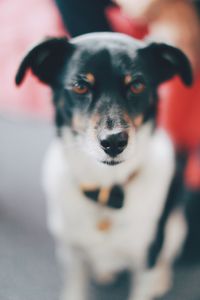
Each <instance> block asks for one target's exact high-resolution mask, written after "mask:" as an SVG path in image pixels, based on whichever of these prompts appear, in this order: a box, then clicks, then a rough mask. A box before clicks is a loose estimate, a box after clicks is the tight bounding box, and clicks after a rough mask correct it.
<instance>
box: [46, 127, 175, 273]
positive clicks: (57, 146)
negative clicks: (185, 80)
mask: <svg viewBox="0 0 200 300" xmlns="http://www.w3.org/2000/svg"><path fill="white" fill-rule="evenodd" d="M141 153H143V159H142V163H141V164H140V166H137V164H136V163H135V158H133V160H130V161H127V162H125V163H123V164H121V165H118V166H115V167H110V166H104V165H100V164H99V163H96V162H89V161H88V159H87V158H83V157H84V155H82V153H80V152H79V150H77V151H74V150H73V155H72V153H69V157H67V156H66V153H65V151H64V150H63V145H62V142H61V141H59V140H56V141H55V142H54V143H53V144H52V146H51V148H50V150H49V152H48V155H47V158H46V162H45V168H44V187H45V191H46V194H47V198H48V207H49V226H50V229H51V231H52V232H53V233H54V234H55V235H56V237H57V238H59V239H60V240H61V241H62V242H63V243H64V245H66V247H68V246H70V247H74V248H76V249H80V250H81V251H82V253H84V255H85V257H86V259H87V260H88V261H89V262H90V264H91V266H92V268H93V270H94V272H96V273H97V274H103V273H107V272H109V273H110V272H116V271H120V270H122V269H124V268H127V267H130V266H131V268H137V267H138V266H140V267H141V265H142V264H144V263H145V257H146V253H147V250H148V247H149V245H150V243H151V241H152V239H153V238H154V235H155V230H156V226H157V221H158V219H159V216H160V214H161V212H162V209H163V205H164V202H165V199H166V194H167V191H168V187H169V184H170V181H171V178H172V175H173V172H174V155H173V148H172V145H171V143H170V141H169V139H168V137H167V136H166V134H165V133H164V132H162V131H157V132H156V133H155V134H154V136H153V137H151V140H150V142H148V147H146V148H145V152H144V151H143V150H142V149H141ZM136 157H137V153H136ZM73 165H74V166H75V169H73V168H72V166H73ZM136 167H140V172H139V174H138V176H137V177H136V178H134V180H133V181H132V182H131V183H130V184H129V185H128V186H127V187H126V190H125V205H124V207H123V208H122V209H119V210H117V209H111V208H107V207H105V208H102V207H100V206H99V205H98V204H96V203H93V202H92V201H90V200H89V199H87V198H86V197H85V196H84V195H83V193H82V192H81V191H80V189H79V183H81V181H82V182H90V181H92V183H98V184H99V185H106V184H107V185H110V184H113V183H115V182H117V183H122V184H123V181H124V180H125V178H127V176H128V175H129V174H130V172H133V170H134V168H136ZM78 168H79V169H80V172H79V173H77V171H76V170H78ZM77 174H78V175H77ZM104 218H107V219H109V220H110V222H111V224H112V226H111V228H110V230H108V231H105V232H104V231H103V232H102V231H100V230H98V228H97V223H98V222H99V221H100V220H101V219H104Z"/></svg>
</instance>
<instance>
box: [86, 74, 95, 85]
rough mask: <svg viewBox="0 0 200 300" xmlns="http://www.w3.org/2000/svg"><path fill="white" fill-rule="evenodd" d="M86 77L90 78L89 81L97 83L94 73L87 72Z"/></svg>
mask: <svg viewBox="0 0 200 300" xmlns="http://www.w3.org/2000/svg"><path fill="white" fill-rule="evenodd" d="M86 79H87V80H88V82H89V83H91V84H94V83H95V77H94V75H93V74H92V73H87V74H86Z"/></svg>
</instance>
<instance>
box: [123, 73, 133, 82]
mask: <svg viewBox="0 0 200 300" xmlns="http://www.w3.org/2000/svg"><path fill="white" fill-rule="evenodd" d="M131 81H132V76H131V75H130V74H128V75H126V76H125V78H124V83H125V85H128V84H129V83H130V82H131Z"/></svg>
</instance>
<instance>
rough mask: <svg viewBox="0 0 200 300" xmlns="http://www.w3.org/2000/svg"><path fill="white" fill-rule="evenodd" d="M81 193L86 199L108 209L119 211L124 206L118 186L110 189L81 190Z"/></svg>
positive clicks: (121, 189)
mask: <svg viewBox="0 0 200 300" xmlns="http://www.w3.org/2000/svg"><path fill="white" fill-rule="evenodd" d="M83 193H84V194H85V196H87V198H88V199H90V200H92V201H94V202H97V203H99V204H100V205H104V206H108V207H110V208H115V209H120V208H122V207H123V205H124V191H123V188H122V187H121V186H120V185H114V186H112V187H111V188H110V189H106V188H101V189H100V188H98V189H93V190H92V189H91V190H86V189H83Z"/></svg>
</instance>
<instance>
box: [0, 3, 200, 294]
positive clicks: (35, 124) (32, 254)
mask: <svg viewBox="0 0 200 300" xmlns="http://www.w3.org/2000/svg"><path fill="white" fill-rule="evenodd" d="M0 23H1V29H0V41H1V47H0V66H1V67H0V134H1V146H0V179H1V180H0V299H2V300H18V299H20V300H32V299H37V300H45V299H48V300H57V299H58V295H59V290H60V287H61V277H60V271H59V266H58V265H57V263H56V260H55V254H54V242H53V240H52V238H51V237H50V236H49V234H48V232H47V229H46V223H45V222H46V212H45V199H44V196H43V192H42V188H41V184H40V181H41V180H40V178H41V175H40V174H41V165H42V160H43V157H44V155H45V151H46V149H47V147H48V144H49V143H50V141H51V139H52V138H53V136H54V134H55V132H54V127H53V125H51V124H53V122H52V121H53V110H52V106H51V100H50V98H51V92H50V90H49V89H48V87H46V86H44V85H42V84H41V83H39V82H38V81H37V79H35V78H33V76H32V75H31V74H28V76H27V77H26V79H25V84H24V85H23V86H22V87H21V88H20V89H18V88H16V87H15V84H14V77H15V73H16V70H17V67H18V65H19V62H20V60H21V58H22V57H23V55H24V54H25V53H26V51H27V50H28V49H29V48H30V47H32V45H34V44H35V43H37V42H38V41H40V40H42V39H43V38H45V37H47V36H61V35H68V36H76V35H79V34H83V33H87V32H94V31H117V32H123V33H127V34H129V35H131V36H133V37H136V38H139V39H147V40H154V41H161V42H166V43H170V44H172V45H175V46H178V47H180V48H181V49H182V50H183V51H184V52H185V53H186V54H187V55H188V57H189V59H190V61H191V64H192V67H193V71H194V85H193V86H192V87H191V88H186V87H184V86H183V85H182V83H181V82H180V81H179V79H178V78H174V79H173V80H171V81H170V82H167V83H165V84H164V85H162V86H161V87H160V90H159V100H160V101H159V117H158V126H162V127H164V128H165V129H166V130H167V131H168V132H169V133H170V135H171V137H172V139H173V141H174V144H175V146H176V148H177V151H179V152H182V153H184V157H185V166H184V187H185V188H184V191H183V193H182V195H181V197H182V199H183V200H182V201H185V203H186V210H185V213H186V216H187V219H188V225H189V233H188V237H187V240H186V244H185V247H184V251H183V253H182V255H181V259H180V260H179V261H178V262H177V263H176V264H175V270H176V272H175V281H174V287H173V289H172V291H170V293H169V294H168V295H166V297H165V298H163V300H164V299H165V300H180V299H184V300H199V299H200V286H199V282H200V232H199V231H200V3H199V1H198V0H197V1H195V0H194V1H192V0H173V1H172V0H140V1H138V0H116V2H111V1H108V0H84V1H83V0H57V1H53V0H42V1H41V0H40V1H39V0H29V1H25V0H18V1H16V0H14V1H11V0H7V1H6V0H2V1H1V2H0ZM128 283H129V276H128V274H122V275H120V276H119V278H118V280H117V282H116V283H115V284H113V285H112V286H107V287H99V286H97V285H95V284H92V286H91V293H90V294H91V299H105V300H106V299H110V298H111V297H112V298H113V299H124V298H125V295H127V291H128Z"/></svg>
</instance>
